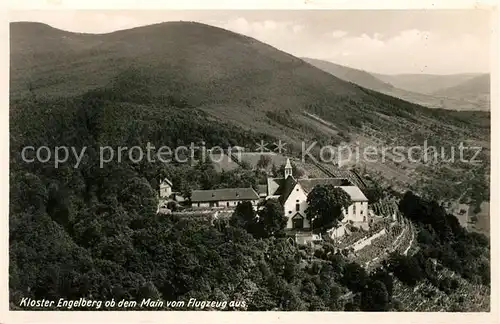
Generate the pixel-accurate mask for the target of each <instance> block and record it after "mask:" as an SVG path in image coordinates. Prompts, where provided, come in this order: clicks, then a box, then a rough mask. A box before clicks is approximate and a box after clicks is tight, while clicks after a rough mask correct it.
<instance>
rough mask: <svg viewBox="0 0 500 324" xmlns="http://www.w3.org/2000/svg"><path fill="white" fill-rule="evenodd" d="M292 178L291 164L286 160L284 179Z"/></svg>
mask: <svg viewBox="0 0 500 324" xmlns="http://www.w3.org/2000/svg"><path fill="white" fill-rule="evenodd" d="M289 176H290V177H291V176H292V164H291V163H290V159H286V164H285V179H287V178H288V177H289Z"/></svg>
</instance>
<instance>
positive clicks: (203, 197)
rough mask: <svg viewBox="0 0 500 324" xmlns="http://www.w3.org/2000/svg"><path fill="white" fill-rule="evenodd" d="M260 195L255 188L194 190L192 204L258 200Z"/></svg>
mask: <svg viewBox="0 0 500 324" xmlns="http://www.w3.org/2000/svg"><path fill="white" fill-rule="evenodd" d="M258 199H259V195H258V194H257V193H256V192H255V190H253V188H230V189H213V190H193V191H192V193H191V202H209V201H228V200H258Z"/></svg>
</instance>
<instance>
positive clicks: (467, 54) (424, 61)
mask: <svg viewBox="0 0 500 324" xmlns="http://www.w3.org/2000/svg"><path fill="white" fill-rule="evenodd" d="M9 18H10V21H37V22H43V23H46V24H49V25H51V26H53V27H56V28H59V29H63V30H67V31H73V32H85V33H107V32H112V31H116V30H121V29H127V28H133V27H138V26H143V25H149V24H153V23H159V22H164V21H179V20H183V21H197V22H201V23H206V24H209V25H213V26H217V27H221V28H225V29H228V30H231V31H233V32H237V33H240V34H244V35H247V36H250V37H253V38H256V39H257V40H260V41H262V42H265V43H267V44H269V45H272V46H274V47H276V48H278V49H280V50H282V51H285V52H288V53H290V54H292V55H295V56H298V57H310V58H316V59H322V60H327V61H330V62H334V63H337V64H342V65H346V66H349V67H353V68H358V69H362V70H366V71H369V72H375V73H382V74H402V73H427V74H454V73H469V72H473V73H477V72H480V73H484V72H489V71H490V42H491V37H492V25H491V21H492V19H491V14H490V13H489V12H488V11H486V10H475V9H471V10H464V9H462V10H307V11H306V10H267V11H254V10H226V11H220V10H205V11H202V10H198V11H180V10H179V11H175V10H168V11H167V10H159V11H152V10H143V11H139V10H128V11H127V10H108V11H105V10H101V11H95V10H53V11H49V10H43V11H33V10H32V11H27V10H24V11H12V12H11V13H10V14H9Z"/></svg>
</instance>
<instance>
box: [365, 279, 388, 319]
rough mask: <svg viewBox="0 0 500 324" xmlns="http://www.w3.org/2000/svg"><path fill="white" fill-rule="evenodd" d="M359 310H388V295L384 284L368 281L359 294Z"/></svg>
mask: <svg viewBox="0 0 500 324" xmlns="http://www.w3.org/2000/svg"><path fill="white" fill-rule="evenodd" d="M361 310H363V311H379V312H384V311H387V310H389V294H388V293H387V288H386V286H385V284H384V283H383V282H381V281H378V280H374V281H370V282H369V283H368V285H367V287H366V288H365V289H363V291H362V293H361Z"/></svg>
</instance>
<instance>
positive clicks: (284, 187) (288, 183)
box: [276, 177, 297, 204]
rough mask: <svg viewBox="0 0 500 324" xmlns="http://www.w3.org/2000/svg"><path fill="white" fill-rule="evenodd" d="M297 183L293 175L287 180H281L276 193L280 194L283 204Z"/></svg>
mask: <svg viewBox="0 0 500 324" xmlns="http://www.w3.org/2000/svg"><path fill="white" fill-rule="evenodd" d="M296 183H297V181H296V180H295V179H294V178H293V177H288V178H286V180H282V181H281V184H280V186H279V188H278V190H276V195H280V198H279V201H280V202H281V203H282V204H283V203H284V202H285V201H286V200H287V198H288V196H289V195H290V193H291V192H292V190H293V187H295V184H296Z"/></svg>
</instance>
